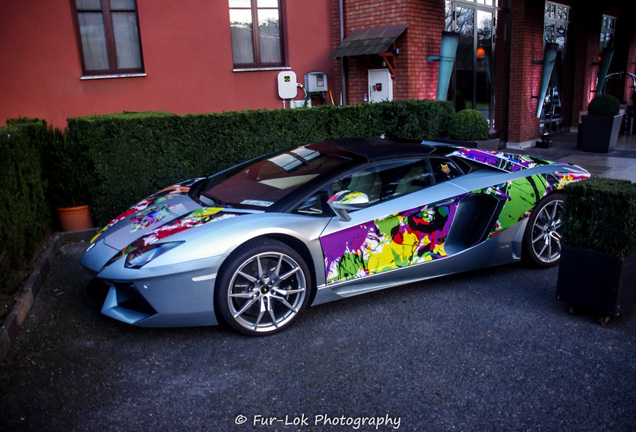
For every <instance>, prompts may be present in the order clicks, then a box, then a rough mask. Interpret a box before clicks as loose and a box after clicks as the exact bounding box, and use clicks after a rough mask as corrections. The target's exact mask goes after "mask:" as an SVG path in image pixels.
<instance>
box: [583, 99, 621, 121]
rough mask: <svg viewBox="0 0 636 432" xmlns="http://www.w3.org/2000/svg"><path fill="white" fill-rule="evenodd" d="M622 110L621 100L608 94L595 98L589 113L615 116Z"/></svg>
mask: <svg viewBox="0 0 636 432" xmlns="http://www.w3.org/2000/svg"><path fill="white" fill-rule="evenodd" d="M620 110H621V104H620V102H619V100H618V99H617V98H616V97H614V96H612V95H608V94H600V95H597V96H594V99H592V101H591V102H590V103H589V105H588V106H587V111H588V113H589V114H590V115H599V116H615V115H617V114H618V113H619V112H620Z"/></svg>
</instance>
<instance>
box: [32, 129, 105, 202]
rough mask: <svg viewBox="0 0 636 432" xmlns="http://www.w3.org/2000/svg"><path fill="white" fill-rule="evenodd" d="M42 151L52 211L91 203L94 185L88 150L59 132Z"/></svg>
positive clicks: (84, 144) (80, 141)
mask: <svg viewBox="0 0 636 432" xmlns="http://www.w3.org/2000/svg"><path fill="white" fill-rule="evenodd" d="M51 133H52V137H51V138H52V139H51V140H49V141H48V142H47V144H46V145H45V146H44V148H43V155H44V162H43V166H44V178H45V180H46V183H47V188H46V193H47V199H48V202H49V203H50V205H51V206H52V207H53V208H56V207H77V206H80V205H85V204H88V203H89V202H90V200H91V192H92V188H93V186H94V182H95V175H94V167H93V163H92V160H91V158H90V156H89V154H88V147H87V146H86V143H85V142H84V141H82V140H77V139H70V136H69V134H64V133H62V131H60V130H59V129H55V130H53V131H52V132H51Z"/></svg>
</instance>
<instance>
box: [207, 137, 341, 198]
mask: <svg viewBox="0 0 636 432" xmlns="http://www.w3.org/2000/svg"><path fill="white" fill-rule="evenodd" d="M347 162H349V159H347V158H344V157H341V156H336V155H329V154H325V153H321V152H319V151H316V150H312V149H310V148H307V147H297V148H294V149H290V150H286V151H283V152H280V153H277V154H274V155H268V156H264V157H263V158H261V159H259V160H256V161H251V162H248V163H245V164H242V165H237V166H236V167H233V168H230V169H229V170H226V171H223V172H221V173H219V174H216V175H214V176H212V177H210V178H208V180H207V181H206V184H205V185H204V186H203V188H202V189H201V200H202V201H203V202H204V203H205V204H207V205H217V206H231V207H235V208H256V209H261V210H264V209H266V208H267V207H270V206H272V205H273V204H275V203H276V202H278V201H279V200H281V199H282V198H284V197H286V196H288V195H289V194H290V193H292V192H293V191H294V190H296V189H298V188H299V187H300V186H302V185H303V184H305V183H307V182H309V181H311V180H313V179H314V178H316V177H318V176H320V175H323V174H325V173H328V172H330V171H333V170H335V169H338V168H339V167H341V166H343V165H344V164H346V163H347Z"/></svg>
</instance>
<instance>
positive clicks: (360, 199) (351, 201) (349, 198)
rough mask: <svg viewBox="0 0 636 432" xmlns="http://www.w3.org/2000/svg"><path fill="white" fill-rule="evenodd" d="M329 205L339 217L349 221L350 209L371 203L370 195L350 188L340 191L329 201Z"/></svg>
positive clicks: (356, 208)
mask: <svg viewBox="0 0 636 432" xmlns="http://www.w3.org/2000/svg"><path fill="white" fill-rule="evenodd" d="M327 203H328V204H329V206H330V207H331V208H332V209H333V211H334V212H335V213H336V216H338V219H340V220H342V221H345V222H349V221H350V220H351V216H349V213H348V212H349V211H351V210H359V209H362V208H365V207H366V206H368V205H369V197H368V195H367V194H365V193H362V192H352V191H350V190H344V191H341V192H338V193H337V194H335V195H334V196H332V197H331V198H329V201H327Z"/></svg>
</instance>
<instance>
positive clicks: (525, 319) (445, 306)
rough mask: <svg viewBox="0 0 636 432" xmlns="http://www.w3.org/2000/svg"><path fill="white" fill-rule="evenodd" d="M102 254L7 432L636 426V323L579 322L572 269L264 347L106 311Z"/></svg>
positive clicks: (32, 332) (56, 306) (57, 314)
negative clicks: (565, 297) (96, 279)
mask: <svg viewBox="0 0 636 432" xmlns="http://www.w3.org/2000/svg"><path fill="white" fill-rule="evenodd" d="M84 247H85V245H84V244H81V243H71V244H66V245H63V246H62V248H61V250H60V253H59V255H58V257H57V259H56V260H55V263H54V268H53V270H52V271H51V273H50V275H49V277H48V278H47V281H46V283H45V285H44V286H43V288H42V291H41V293H40V295H39V297H38V298H37V300H36V302H35V305H34V306H33V309H32V310H31V312H30V314H29V317H28V319H27V321H26V322H25V325H24V327H23V329H22V331H21V333H20V335H19V337H18V340H17V341H16V343H15V345H14V346H13V347H12V349H11V352H10V354H9V357H8V359H7V360H6V361H5V362H3V363H2V364H1V367H0V430H3V431H4V430H6V431H23V430H24V431H56V430H61V431H111V430H112V431H115V430H116V431H157V430H162V431H223V432H228V431H230V432H231V431H252V430H255V431H343V432H344V431H353V430H361V431H374V430H380V431H390V430H401V431H448V430H458V431H477V430H478V431H484V430H497V431H522V430H524V431H525V430H535V431H569V430H573V431H574V430H578V431H584V430H585V431H602V430H604V431H609V430H611V431H634V430H636V312H634V311H631V312H629V313H627V314H625V315H623V316H621V317H618V318H616V319H614V320H612V321H610V322H609V323H608V324H607V325H605V326H601V325H600V324H598V323H597V321H596V320H595V317H594V316H592V315H586V314H582V315H576V316H571V315H569V314H568V313H567V311H566V309H567V308H566V307H565V305H563V304H561V303H559V302H558V301H556V300H555V287H556V279H557V269H556V268H552V269H548V270H533V269H527V268H525V267H524V266H522V265H508V266H503V267H497V268H494V269H488V270H483V271H475V272H470V273H465V274H461V275H456V276H450V277H445V278H440V279H436V280H433V281H427V282H422V283H416V284H410V285H405V286H402V287H397V288H393V289H391V290H387V291H380V292H376V293H373V294H369V295H365V296H361V297H357V298H353V299H348V300H343V301H340V302H336V303H331V304H326V305H322V306H319V307H316V308H312V309H310V310H308V311H307V313H305V315H304V316H303V317H301V318H300V319H299V320H298V321H297V323H296V324H295V325H294V326H293V327H292V328H290V329H289V330H287V331H285V332H283V333H280V334H278V335H274V336H269V337H265V338H249V337H245V336H240V335H237V334H234V333H232V332H230V331H228V330H225V329H223V328H218V327H207V328H186V329H141V328H136V327H131V326H127V325H124V324H120V323H118V322H116V321H113V320H111V319H109V318H106V317H104V316H102V315H101V314H100V313H99V308H98V306H97V305H96V304H95V303H94V302H93V301H92V300H91V298H90V297H89V296H88V295H87V294H86V290H85V288H86V286H87V285H88V284H89V282H90V276H89V275H88V273H86V272H85V271H84V270H83V269H82V268H81V266H80V265H79V258H80V256H81V254H82V252H83V250H84ZM175 289H178V287H175Z"/></svg>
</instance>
